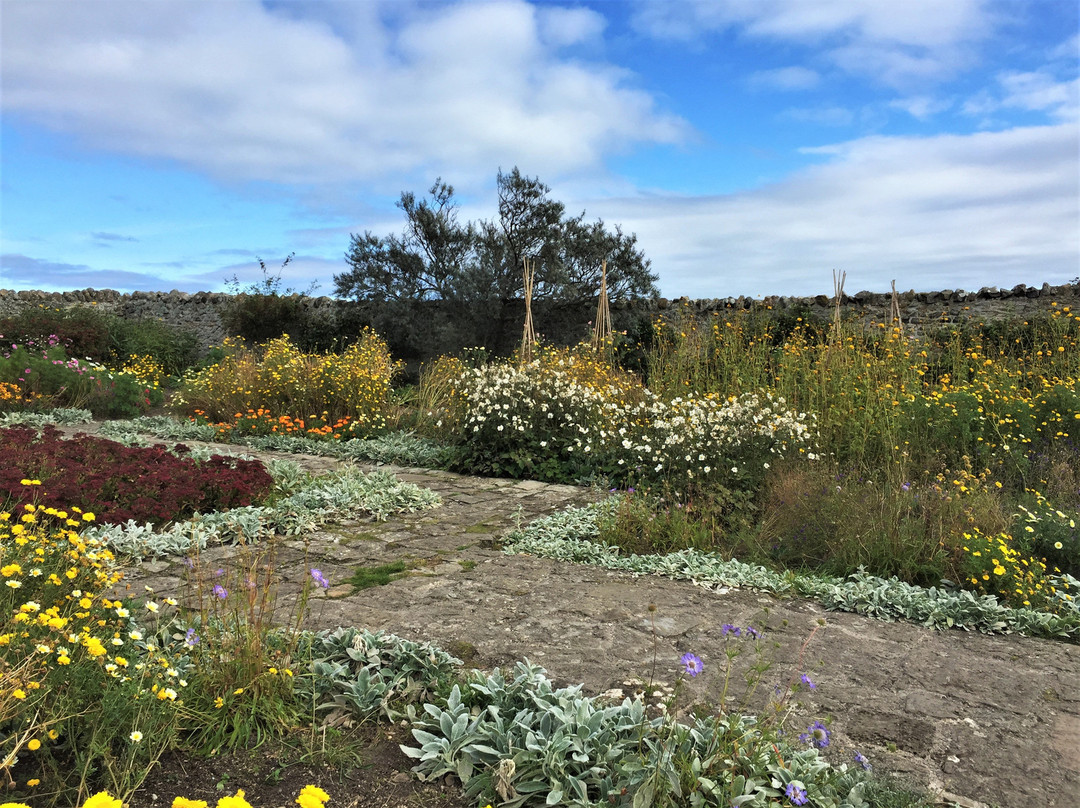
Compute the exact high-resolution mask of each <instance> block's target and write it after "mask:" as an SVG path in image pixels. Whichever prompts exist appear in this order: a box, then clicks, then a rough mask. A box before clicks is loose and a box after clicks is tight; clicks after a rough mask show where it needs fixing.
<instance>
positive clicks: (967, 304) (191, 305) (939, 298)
mask: <svg viewBox="0 0 1080 808" xmlns="http://www.w3.org/2000/svg"><path fill="white" fill-rule="evenodd" d="M897 297H898V302H899V306H900V313H901V318H902V320H903V321H904V322H905V323H907V324H910V325H912V326H914V327H916V328H917V327H919V326H922V325H930V324H936V323H942V322H958V321H961V320H964V319H977V320H981V321H992V320H1002V319H1008V318H1014V317H1022V318H1025V319H1026V318H1027V317H1029V316H1031V315H1032V314H1035V313H1037V312H1040V311H1046V310H1047V309H1048V308H1049V306H1050V303H1051V302H1052V301H1056V302H1057V303H1058V304H1059V305H1062V306H1072V307H1074V308H1076V307H1080V286H1077V285H1076V284H1067V285H1063V286H1050V285H1049V284H1043V285H1042V286H1041V287H1033V286H1024V285H1022V284H1021V285H1019V286H1016V287H1014V288H1012V289H998V288H996V287H987V288H983V289H980V290H979V291H978V292H966V291H963V290H945V291H940V292H914V291H909V292H901V293H899V294H898V296H897ZM230 299H231V296H230V295H227V294H222V293H218V292H197V293H194V294H188V293H185V292H177V291H172V292H133V293H130V294H121V293H119V292H115V291H112V290H109V289H104V290H95V289H84V290H81V291H73V292H41V291H18V292H16V291H12V290H8V289H0V317H5V316H9V315H12V314H15V313H16V312H18V311H20V310H22V309H25V308H27V307H32V306H44V307H51V308H65V307H68V306H95V307H98V308H100V309H101V310H103V311H107V312H110V313H113V314H117V315H119V316H121V317H125V318H148V319H160V320H162V321H164V322H165V323H168V324H169V325H173V326H178V327H180V328H184V329H186V330H189V331H192V332H194V333H195V334H196V335H197V336H198V338H199V341H200V344H201V345H202V346H203V347H208V346H210V345H212V344H215V343H217V342H220V341H221V339H222V338H223V337H225V336H226V334H225V330H224V328H223V327H222V325H221V320H220V318H219V316H218V312H219V310H220V309H221V308H222V306H223V305H225V304H226V303H227V302H228V301H229V300H230ZM302 303H303V308H304V309H305V311H306V312H307V313H309V314H310V315H311V316H312V317H313V318H314V319H316V320H320V321H325V322H326V323H327V324H328V325H329V326H331V327H332V326H333V324H336V323H350V324H351V325H350V328H355V327H356V324H357V323H358V322H359V323H364V324H366V323H369V322H370V323H372V324H375V325H376V327H377V326H378V323H379V321H380V319H382V318H380V317H379V316H378V305H377V304H363V305H362V306H360V307H357V305H356V304H354V303H350V302H346V301H340V300H335V299H332V298H328V297H318V298H306V299H303V300H302ZM891 303H892V297H891V295H890V294H889V293H872V292H858V293H856V294H855V295H845V296H844V299H843V311H844V314H845V316H858V317H861V318H863V319H864V320H866V321H875V322H888V321H890V320H891V317H890V307H891ZM421 305H422V308H423V310H424V314H423V315H422V316H420V317H418V318H417V319H416V322H418V323H427V324H430V323H431V322H433V319H432V317H431V315H432V314H434V313H435V312H437V310H438V309H439V308H440V307H441V304H439V303H437V302H434V303H433V302H427V303H424V304H421ZM548 305H550V309H549V311H548V312H547V315H546V318H545V317H538V318H537V330H538V331H539V332H540V333H542V334H544V335H545V337H546V338H547V339H548V340H549V341H551V342H554V343H564V344H565V343H571V342H574V341H576V340H578V339H580V338H581V337H582V336H583V335H584V334H585V333H587V331H588V325H587V322H588V320H590V319H592V312H593V311H594V310H595V309H594V307H593V306H592V304H589V305H584V306H583V305H581V304H579V305H577V306H575V307H571V308H572V309H573V311H570V310H566V311H562V310H560V308H559V307H558V306H557V305H554V304H548ZM757 307H760V308H767V309H771V310H772V311H774V312H777V313H778V314H781V315H783V314H792V315H794V314H795V313H798V314H799V315H800V316H804V317H808V318H809V317H816V318H819V319H822V320H829V319H830V318H831V317H832V316H833V308H834V301H833V299H832V297H830V296H828V295H817V296H816V297H785V296H772V297H767V298H764V299H761V298H748V297H737V298H734V297H729V298H718V299H706V300H687V299H686V298H681V299H678V300H668V299H665V298H659V299H655V300H635V301H626V300H620V301H614V302H613V303H612V316H613V320H614V322H615V327H616V328H617V329H619V330H628V331H631V332H632V333H642V328H644V329H645V330H647V329H648V324H650V323H651V322H652V321H653V320H654V319H655V318H656V317H658V316H660V317H666V316H671V315H673V314H675V313H678V312H689V313H693V314H695V315H697V316H704V317H707V316H709V315H710V314H711V313H712V312H721V311H729V310H732V309H750V308H757ZM517 308H520V306H515V307H513V309H512V310H510V311H507V312H505V313H504V317H503V319H504V322H502V323H500V324H498V326H499V327H498V328H496V329H495V332H491V333H495V340H496V341H497V343H498V348H497V350H498V349H499V348H501V349H503V352H505V348H506V346H507V345H510V346H512V345H513V344H514V343H515V340H520V333H521V325H520V323H521V317H515V315H517V314H518V313H519V312H517V311H516V309H517ZM541 311H543V309H541ZM350 313H351V316H348V315H349V314H350ZM442 314H444V315H445V314H446V313H445V312H442ZM507 315H508V316H507ZM578 320H580V321H581V322H580V323H579V322H578ZM545 323H546V324H545ZM402 325H403V326H404V325H405V324H404V323H402ZM415 328H424V326H423V325H420V326H416V327H415ZM415 328H414V329H413V330H415ZM406 330H408V328H406ZM496 332H497V333H496ZM399 339H400V335H399ZM395 341H396V340H393V339H392V340H391V342H392V344H391V348H393V347H394V345H393V343H394V342H395ZM415 342H416V343H417V344H416V345H415V347H414V349H413V350H412V351H409V353H416V354H418V355H423V354H428V355H431V354H432V353H439V352H443V351H445V350H447V349H452V346H450V345H430V346H427V347H428V350H424V349H423V347H422V343H423V342H424V341H423V340H415ZM472 344H475V343H472ZM460 347H465V346H464V345H463V346H460Z"/></svg>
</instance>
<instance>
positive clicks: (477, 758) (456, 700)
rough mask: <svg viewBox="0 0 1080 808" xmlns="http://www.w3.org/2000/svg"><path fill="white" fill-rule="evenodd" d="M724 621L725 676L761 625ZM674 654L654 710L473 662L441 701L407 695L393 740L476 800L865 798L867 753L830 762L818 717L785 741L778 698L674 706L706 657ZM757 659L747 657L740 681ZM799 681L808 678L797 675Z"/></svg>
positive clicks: (668, 802) (759, 806)
mask: <svg viewBox="0 0 1080 808" xmlns="http://www.w3.org/2000/svg"><path fill="white" fill-rule="evenodd" d="M726 629H727V633H726V636H727V638H728V639H729V640H730V642H731V643H732V644H734V646H735V647H731V648H728V649H726V650H725V658H726V663H725V666H726V673H725V674H724V675H725V678H726V680H730V673H731V670H732V668H733V667H734V664H733V663H734V661H735V659H736V658H737V657H738V656H739V654H740V653H742V650H743V649H744V648H747V647H751V648H752V649H753V651H754V653H755V654H756V655H758V657H759V660H760V656H761V655H762V653H763V645H762V644H761V640H762V632H760V631H758V630H755V629H753V628H752V627H747V628H739V627H735V626H728V627H726ZM746 643H750V646H747V645H746ZM804 648H805V646H804ZM680 664H681V670H680V673H679V677H680V678H678V679H677V680H676V686H675V688H674V691H673V694H672V696H671V698H670V699H669V700H668V701H667V702H665V703H664V704H662V705H661V708H660V710H659V713H660V714H659V715H657V716H655V717H651V716H650V709H649V707H648V706H647V704H646V702H645V700H644V699H643V698H642V697H638V698H634V699H629V698H627V699H625V700H624V701H623V702H622V703H621V704H609V703H606V702H603V701H601V700H599V699H596V698H592V697H589V696H585V695H584V694H582V692H581V687H580V686H577V687H568V688H558V689H557V688H555V687H553V686H552V684H551V682H550V681H549V680H548V678H547V676H546V673H545V672H544V670H543V669H542V668H539V667H538V666H535V665H532V664H530V663H529V662H528V661H525V662H521V663H518V664H517V665H516V666H515V667H514V668H513V670H512V671H509V672H504V671H502V670H499V669H496V670H495V671H493V672H492V673H490V674H484V673H481V672H479V671H473V672H472V673H470V674H469V675H468V676H467V677H466V679H465V681H464V683H463V684H462V685H455V686H454V687H453V688H452V690H451V691H450V694H449V695H448V696H447V697H446V699H445V701H443V702H441V703H436V704H432V703H427V704H424V705H423V708H422V710H418V709H417V708H415V707H413V706H410V707H409V709H408V714H409V718H410V721H411V723H412V725H413V730H412V734H413V738H414V740H415V742H416V745H415V746H408V745H404V746H402V751H403V752H405V754H407V755H408V756H410V757H412V758H413V759H414V760H416V761H417V764H416V766H415V767H414V771H416V772H417V774H418V775H419V776H420V777H421V779H425V780H435V779H439V778H443V777H446V776H447V775H451V776H453V777H455V778H457V779H458V780H460V781H461V783H462V786H463V788H464V791H465V796H466V798H468V799H474V800H477V804H484V803H487V802H490V803H493V804H499V805H502V806H514V807H515V808H518V807H520V806H540V805H572V806H586V805H597V804H606V805H616V806H627V808H644V807H645V806H672V808H674V807H675V806H679V808H683V807H684V806H685V807H687V808H705V806H716V808H721V807H722V808H728V806H731V805H737V806H752V807H753V808H765V806H769V805H775V804H777V801H779V800H788V801H790V803H791V804H794V805H802V804H807V803H809V802H810V801H811V800H812V801H813V802H812V804H813V805H815V806H818V808H869V804H868V803H867V802H866V800H865V799H864V797H863V791H864V789H865V784H866V781H867V779H868V774H867V768H868V765H867V766H866V767H863V766H858V767H849V766H848V765H847V764H846V763H841V764H839V765H836V766H833V765H831V764H830V763H829V762H828V761H827V760H826V759H825V758H823V757H822V755H821V753H820V750H821V749H824V748H825V747H826V746H828V743H829V732H828V730H827V729H826V728H825V726H824V725H823V724H821V723H820V722H816V723H815V724H813V725H811V726H810V727H808V728H807V732H806V733H803V734H802V735H801V736H800V739H799V740H797V741H796V740H792V735H791V734H782V733H781V731H780V730H781V729H782V727H783V723H784V719H785V718H786V716H787V712H788V711H787V709H786V708H785V707H784V705H780V706H779V709H774V710H772V711H771V712H770V713H769V714H768V715H767V716H766V717H765V718H763V719H761V720H759V719H756V718H754V717H752V716H749V715H746V714H745V713H744V712H743V711H741V710H733V709H725V708H724V706H723V704H722V705H721V709H719V710H718V711H716V712H715V713H713V714H711V715H705V716H702V715H693V716H687V715H684V712H685V711H684V710H683V709H682V708H681V707H680V698H682V695H683V692H684V691H683V688H682V684H683V681H682V679H681V677H683V676H689V677H697V676H699V675H700V674H702V673H703V672H704V671H706V670H707V669H708V666H709V663H708V661H706V660H702V659H701V658H700V657H698V656H697V655H696V654H693V653H692V652H687V653H686V654H684V655H683V657H682V659H681V661H680ZM767 669H768V666H767V665H761V664H753V665H751V666H749V671H748V674H747V676H748V685H749V690H750V691H752V690H753V687H754V686H755V685H756V683H757V682H758V681H759V680H760V677H761V675H762V674H763V673H764V672H765V671H766V670H767ZM796 673H798V672H796ZM801 681H802V682H805V683H808V684H809V686H811V687H812V686H813V683H812V682H810V680H809V678H808V677H803V678H802V679H801ZM797 686H798V683H796V685H792V686H789V688H788V689H787V690H786V691H784V692H783V696H782V701H784V702H785V703H786V702H787V700H788V699H789V698H790V696H791V694H793V693H794V692H795V691H796V690H797ZM650 689H651V688H650ZM725 692H726V684H725ZM722 702H723V699H722ZM862 760H863V762H865V758H862Z"/></svg>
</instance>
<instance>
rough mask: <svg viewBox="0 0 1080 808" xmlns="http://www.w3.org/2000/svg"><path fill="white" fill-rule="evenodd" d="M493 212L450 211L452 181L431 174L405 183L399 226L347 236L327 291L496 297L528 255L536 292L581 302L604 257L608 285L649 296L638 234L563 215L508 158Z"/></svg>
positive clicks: (388, 296)
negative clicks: (476, 216) (415, 188)
mask: <svg viewBox="0 0 1080 808" xmlns="http://www.w3.org/2000/svg"><path fill="white" fill-rule="evenodd" d="M496 182H497V187H498V197H499V213H498V218H497V219H495V220H492V221H480V222H478V223H476V224H474V223H472V222H468V223H466V224H465V225H461V224H459V223H458V220H457V209H458V206H457V204H456V202H455V201H454V198H453V195H454V189H453V187H452V186H450V185H447V184H446V183H444V182H443V181H442V179H441V178H440V179H437V180H436V181H435V184H434V185H432V187H431V189H430V190H429V192H428V193H429V198H427V199H423V200H420V201H417V199H416V198H415V196H414V195H413V194H412V193H409V192H404V193H402V195H401V199H400V201H399V202H398V203H397V206H398V208H400V209H401V210H402V212H404V214H405V218H406V224H405V230H404V231H403V233H402V235H400V236H396V235H389V236H375V235H373V234H372V233H370V232H365V233H364V234H363V235H362V236H357V235H355V234H354V235H352V236H351V243H350V246H349V251H348V252H347V253H346V254H345V260H346V262H347V263H348V264H349V267H350V270H349V271H348V272H345V273H343V274H341V275H335V276H334V284H335V291H336V293H337V294H338V295H340V296H342V297H353V298H356V299H358V300H397V301H419V300H428V299H441V300H455V301H461V302H466V303H498V304H500V308H503V307H505V305H506V304H507V303H508V302H509V301H511V300H513V299H515V298H517V297H519V296H520V295H521V294H522V291H523V290H522V272H521V271H522V261H523V260H524V259H525V258H529V259H531V260H533V261H535V263H536V291H535V295H536V297H537V298H538V299H542V298H555V299H560V300H566V301H580V300H583V299H589V298H593V297H595V296H596V295H597V294H598V293H599V288H600V268H601V265H602V262H603V261H605V260H606V261H607V266H608V294H609V295H611V296H612V297H618V296H622V295H638V296H655V295H656V294H657V291H656V287H655V285H654V284H655V281H656V275H654V274H652V273H651V272H650V271H649V261H648V259H646V258H645V256H644V254H643V253H642V252H641V251H640V250H639V249H638V248H637V237H636V236H634V235H633V234H631V235H629V236H627V235H625V234H624V233H623V232H622V230H621V229H620V228H619V227H618V226H616V227H615V229H614V231H613V232H612V231H609V230H608V229H607V228H606V227H605V226H604V223H603V222H602V221H599V220H598V221H596V222H592V223H586V222H585V213H584V211H583V212H582V213H581V214H580V215H578V216H576V217H568V216H567V215H566V208H565V206H564V205H563V204H562V203H561V202H557V201H555V200H553V199H551V198H549V196H548V194H549V193H550V191H551V189H550V188H549V187H548V186H547V185H544V184H543V183H542V182H540V180H539V179H538V178H534V177H527V176H523V175H522V174H521V172H519V171H518V169H517V168H516V167H515V168H514V169H513V170H512V171H511V172H510V173H509V174H504V173H503V172H502V171H501V170H500V171H499V173H498V175H497V178H496Z"/></svg>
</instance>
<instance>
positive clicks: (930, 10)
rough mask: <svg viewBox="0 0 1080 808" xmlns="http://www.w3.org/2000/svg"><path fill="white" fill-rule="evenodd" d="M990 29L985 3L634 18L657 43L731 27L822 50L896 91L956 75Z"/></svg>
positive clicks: (653, 6) (660, 12)
mask: <svg viewBox="0 0 1080 808" xmlns="http://www.w3.org/2000/svg"><path fill="white" fill-rule="evenodd" d="M993 24H994V18H993V16H992V15H991V14H990V13H989V11H988V10H987V8H986V3H985V2H984V0H948V2H941V0H905V2H882V1H881V0H812V1H811V0H684V2H665V3H656V2H651V1H650V0H639V3H638V6H637V10H636V13H635V16H634V25H635V27H636V28H637V30H638V31H640V32H641V33H644V34H646V35H650V36H656V37H660V38H667V39H680V40H696V39H698V38H700V37H701V35H702V34H703V33H707V32H710V31H722V30H726V29H729V28H734V29H737V30H739V31H742V32H743V33H745V34H746V35H747V36H750V37H755V38H764V39H773V40H776V39H779V40H788V41H794V42H801V43H806V44H812V45H817V46H821V47H822V48H823V51H822V55H823V56H824V57H825V58H827V59H829V60H831V61H832V62H833V63H835V64H836V65H837V66H839V67H841V68H842V69H844V70H846V71H848V72H850V73H854V74H860V75H869V76H871V77H873V78H875V79H876V80H878V81H880V82H882V83H884V84H887V85H889V86H897V87H903V86H906V85H908V84H910V83H911V82H925V81H930V80H932V81H940V80H943V79H946V78H948V77H950V76H951V75H953V74H955V73H956V72H957V71H958V70H959V69H961V68H962V67H964V66H966V65H968V64H970V63H971V62H972V60H973V58H974V54H973V52H972V51H971V46H972V44H973V43H976V42H978V41H979V40H981V39H982V38H984V37H985V36H987V35H988V34H989V33H990V31H991V30H992V27H993Z"/></svg>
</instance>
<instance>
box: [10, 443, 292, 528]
mask: <svg viewBox="0 0 1080 808" xmlns="http://www.w3.org/2000/svg"><path fill="white" fill-rule="evenodd" d="M0 451H2V452H3V453H4V457H5V461H6V462H5V463H4V466H3V468H0V497H4V498H7V500H8V501H9V502H10V505H9V507H17V506H20V505H22V504H24V503H27V502H36V503H38V504H43V505H53V506H57V507H61V506H63V505H64V504H65V503H70V502H79V503H81V506H82V507H83V509H84V510H87V511H92V512H94V513H95V514H96V515H97V516H98V520H99V521H100V522H102V523H104V524H113V525H117V524H123V523H124V522H127V521H128V520H134V521H136V522H140V523H145V522H149V523H151V524H154V525H162V524H165V523H167V522H173V521H177V520H180V519H185V518H188V517H190V516H192V515H193V514H195V513H207V512H212V511H224V510H228V509H230V508H237V507H242V506H246V505H251V504H254V503H257V502H259V501H261V500H262V499H263V498H264V497H265V496H266V495H267V494H268V493H269V492H270V490H271V489H272V488H273V484H274V481H273V478H272V477H271V476H270V475H269V474H268V473H267V471H266V469H265V467H264V466H263V464H262V463H260V462H258V461H256V460H241V459H237V458H225V457H221V456H216V455H215V456H212V457H210V458H209V459H208V460H206V461H204V462H201V463H199V462H196V461H195V460H193V459H192V458H190V457H185V456H184V455H185V454H186V453H187V452H188V449H187V447H185V446H183V445H180V446H177V447H176V449H175V450H174V451H175V452H176V454H173V453H170V452H168V451H166V450H165V448H164V446H156V447H151V448H128V447H125V446H122V445H120V444H119V443H116V442H115V441H110V440H103V439H101V438H95V437H91V436H89V435H85V434H80V435H76V436H75V437H74V438H71V439H69V440H65V439H64V438H63V436H62V435H61V434H60V432H58V431H57V430H56V429H55V428H52V427H48V426H47V427H45V429H44V430H43V431H42V432H41V433H38V432H37V431H36V430H33V429H29V428H9V429H0ZM27 480H29V481H31V482H32V484H31V485H27V484H26V481H27Z"/></svg>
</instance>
